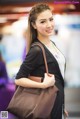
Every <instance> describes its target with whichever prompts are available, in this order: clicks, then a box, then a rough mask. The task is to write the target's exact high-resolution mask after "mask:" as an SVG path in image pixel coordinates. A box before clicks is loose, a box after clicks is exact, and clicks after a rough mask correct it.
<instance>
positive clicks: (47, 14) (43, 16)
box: [37, 10, 53, 20]
mask: <svg viewBox="0 0 80 119" xmlns="http://www.w3.org/2000/svg"><path fill="white" fill-rule="evenodd" d="M52 16H53V14H52V12H51V10H45V11H43V12H41V13H40V14H39V15H38V16H37V20H41V19H48V18H50V17H52Z"/></svg>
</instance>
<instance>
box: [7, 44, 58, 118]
mask: <svg viewBox="0 0 80 119" xmlns="http://www.w3.org/2000/svg"><path fill="white" fill-rule="evenodd" d="M34 45H38V46H39V47H40V48H41V49H42V53H43V57H44V62H45V68H46V72H47V75H48V66H47V61H46V56H45V50H44V48H43V46H42V45H41V44H40V43H35V44H34ZM36 80H37V79H36ZM57 91H58V88H57V87H56V86H55V85H54V86H52V87H49V88H46V89H40V88H24V87H21V86H18V88H17V89H16V91H15V93H14V95H13V97H12V99H11V101H10V103H9V105H8V107H7V110H8V111H9V112H11V113H13V114H15V115H16V116H18V117H19V119H50V118H49V117H50V113H51V110H52V108H53V106H54V102H55V99H56V95H57Z"/></svg>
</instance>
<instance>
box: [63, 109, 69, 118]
mask: <svg viewBox="0 0 80 119" xmlns="http://www.w3.org/2000/svg"><path fill="white" fill-rule="evenodd" d="M64 115H65V116H66V117H68V116H69V113H68V111H67V110H66V109H64Z"/></svg>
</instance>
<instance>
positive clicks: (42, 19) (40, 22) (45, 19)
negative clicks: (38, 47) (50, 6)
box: [34, 10, 54, 38]
mask: <svg viewBox="0 0 80 119" xmlns="http://www.w3.org/2000/svg"><path fill="white" fill-rule="evenodd" d="M34 28H35V29H36V30H37V33H38V38H40V37H49V36H51V35H52V34H53V28H54V20H53V15H52V12H51V11H50V10H45V11H44V12H42V13H40V14H39V15H38V17H37V19H36V21H35V25H34Z"/></svg>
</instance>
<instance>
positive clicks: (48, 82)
mask: <svg viewBox="0 0 80 119" xmlns="http://www.w3.org/2000/svg"><path fill="white" fill-rule="evenodd" d="M54 84H55V76H54V75H53V74H49V75H47V73H45V77H44V81H43V88H48V87H51V86H54Z"/></svg>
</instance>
